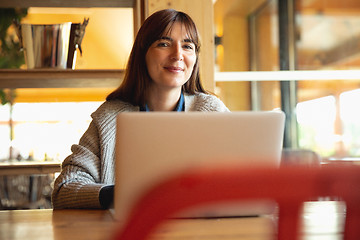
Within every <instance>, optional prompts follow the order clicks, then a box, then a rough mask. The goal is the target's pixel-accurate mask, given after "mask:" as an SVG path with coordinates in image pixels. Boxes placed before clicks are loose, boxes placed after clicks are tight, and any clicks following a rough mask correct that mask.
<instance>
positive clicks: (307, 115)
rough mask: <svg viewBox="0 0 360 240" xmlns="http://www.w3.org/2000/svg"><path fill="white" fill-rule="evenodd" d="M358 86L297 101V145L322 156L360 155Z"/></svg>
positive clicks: (359, 97) (359, 98) (359, 96)
mask: <svg viewBox="0 0 360 240" xmlns="http://www.w3.org/2000/svg"><path fill="white" fill-rule="evenodd" d="M359 101H360V89H356V90H352V91H346V92H343V93H341V94H339V97H336V96H326V97H322V98H317V99H314V100H309V101H304V102H300V103H298V104H297V107H296V113H297V121H298V127H299V146H300V147H301V148H307V149H312V150H314V151H316V152H318V153H319V154H320V155H322V156H323V157H337V158H344V157H360V124H359V122H360V113H359V112H358V111H357V109H356V106H355V105H354V103H356V102H359Z"/></svg>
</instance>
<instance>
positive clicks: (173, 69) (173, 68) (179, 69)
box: [165, 66, 184, 72]
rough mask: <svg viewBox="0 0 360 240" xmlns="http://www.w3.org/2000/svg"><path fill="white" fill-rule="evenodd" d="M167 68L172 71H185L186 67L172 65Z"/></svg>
mask: <svg viewBox="0 0 360 240" xmlns="http://www.w3.org/2000/svg"><path fill="white" fill-rule="evenodd" d="M165 69H166V70H168V71H170V72H182V71H184V69H183V68H181V67H172V66H170V67H165Z"/></svg>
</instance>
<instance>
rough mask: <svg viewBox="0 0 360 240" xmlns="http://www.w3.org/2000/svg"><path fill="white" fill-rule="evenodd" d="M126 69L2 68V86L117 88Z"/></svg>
mask: <svg viewBox="0 0 360 240" xmlns="http://www.w3.org/2000/svg"><path fill="white" fill-rule="evenodd" d="M123 77H124V70H120V69H119V70H117V69H116V70H71V69H59V70H56V69H55V70H54V69H41V70H37V69H31V70H19V69H16V70H10V69H0V88H101V87H103V88H107V87H108V88H116V87H118V86H119V84H120V83H121V81H122V79H123Z"/></svg>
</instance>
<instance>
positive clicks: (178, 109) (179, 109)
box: [140, 92, 185, 112]
mask: <svg viewBox="0 0 360 240" xmlns="http://www.w3.org/2000/svg"><path fill="white" fill-rule="evenodd" d="M140 111H141V112H150V109H149V107H148V105H147V104H145V106H140ZM173 111H174V112H184V111H185V98H184V94H183V93H182V92H181V95H180V100H179V102H178V104H177V105H176V107H175V108H174V110H173Z"/></svg>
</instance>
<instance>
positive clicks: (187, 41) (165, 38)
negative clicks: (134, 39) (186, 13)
mask: <svg viewBox="0 0 360 240" xmlns="http://www.w3.org/2000/svg"><path fill="white" fill-rule="evenodd" d="M159 40H167V41H171V42H172V41H173V39H172V38H171V37H166V36H163V37H161V38H160V39H159ZM182 42H186V43H194V41H193V40H192V39H190V38H185V39H184V40H182Z"/></svg>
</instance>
